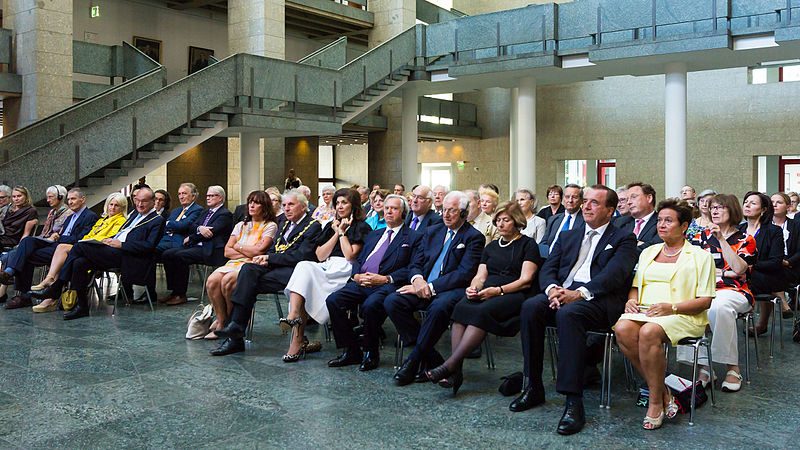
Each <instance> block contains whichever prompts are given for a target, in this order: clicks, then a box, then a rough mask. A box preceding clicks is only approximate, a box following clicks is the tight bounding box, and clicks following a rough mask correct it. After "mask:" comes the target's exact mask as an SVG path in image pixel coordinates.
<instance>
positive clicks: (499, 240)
mask: <svg viewBox="0 0 800 450" xmlns="http://www.w3.org/2000/svg"><path fill="white" fill-rule="evenodd" d="M520 236H522V235H521V234H518V235H516V236H515V237H514V239H512V240H510V241H508V242H506V243H505V244H503V238H500V239H498V240H497V245H499V246H500V247H502V248H506V247H508V246H509V245H511V243H512V242H514V241H516V240H517V239H518V238H519V237H520Z"/></svg>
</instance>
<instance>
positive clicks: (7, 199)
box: [0, 184, 11, 235]
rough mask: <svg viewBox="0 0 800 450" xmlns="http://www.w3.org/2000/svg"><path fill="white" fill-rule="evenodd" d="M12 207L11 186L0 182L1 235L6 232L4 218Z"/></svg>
mask: <svg viewBox="0 0 800 450" xmlns="http://www.w3.org/2000/svg"><path fill="white" fill-rule="evenodd" d="M10 207H11V188H10V187H8V186H6V185H5V184H0V235H3V234H5V230H4V229H3V218H5V216H6V212H8V208H10Z"/></svg>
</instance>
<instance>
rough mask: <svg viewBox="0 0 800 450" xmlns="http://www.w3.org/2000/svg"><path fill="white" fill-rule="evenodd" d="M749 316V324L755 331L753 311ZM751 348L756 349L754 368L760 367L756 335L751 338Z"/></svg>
mask: <svg viewBox="0 0 800 450" xmlns="http://www.w3.org/2000/svg"><path fill="white" fill-rule="evenodd" d="M749 317H750V325H751V326H752V327H753V331H755V329H756V320H755V316H754V315H753V313H749ZM753 348H754V349H755V351H756V369H761V358H759V357H758V335H756V338H755V339H753ZM747 382H748V383H750V380H748V381H747Z"/></svg>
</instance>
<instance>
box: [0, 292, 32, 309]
mask: <svg viewBox="0 0 800 450" xmlns="http://www.w3.org/2000/svg"><path fill="white" fill-rule="evenodd" d="M31 306H33V302H31V298H30V297H29V296H27V295H15V296H13V297H11V300H9V301H8V303H6V305H5V308H6V309H17V308H28V307H31Z"/></svg>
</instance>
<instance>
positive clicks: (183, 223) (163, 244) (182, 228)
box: [156, 183, 203, 256]
mask: <svg viewBox="0 0 800 450" xmlns="http://www.w3.org/2000/svg"><path fill="white" fill-rule="evenodd" d="M196 199H197V186H195V185H194V183H182V184H181V185H180V187H178V201H179V202H180V204H181V206H179V207H177V208H175V209H173V210H172V211H170V213H169V217H168V218H167V222H166V225H165V226H164V235H163V236H161V240H160V241H159V242H158V246H157V247H156V252H157V253H158V255H159V256H160V255H161V253H163V252H164V251H166V250H168V249H170V248H178V247H180V246H182V245H183V240H184V239H186V235H188V234H189V233H190V232H191V231H190V228H191V227H192V224H193V223H194V221H195V220H197V217H198V216H199V215H200V212H201V211H202V210H203V208H202V207H201V206H200V205H198V204H197V203H195V200H196Z"/></svg>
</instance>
